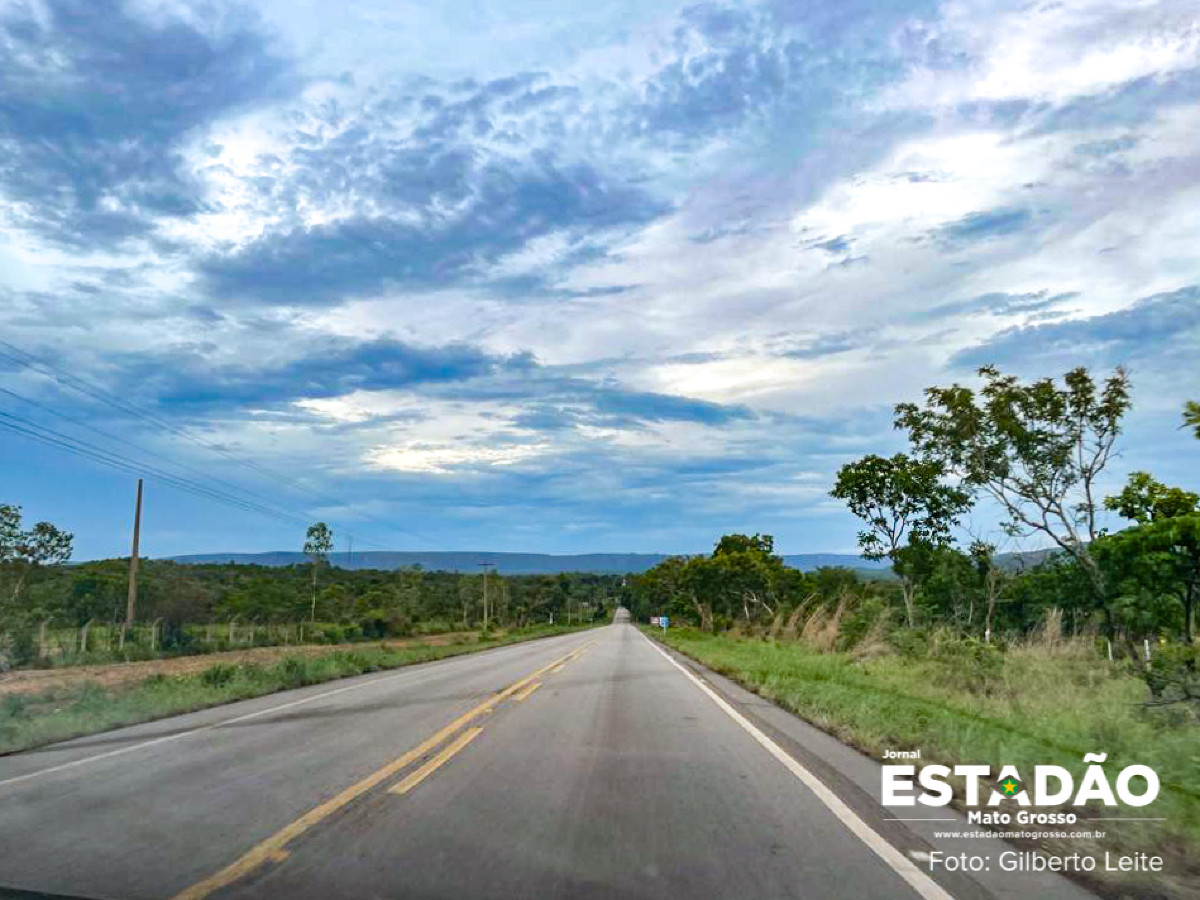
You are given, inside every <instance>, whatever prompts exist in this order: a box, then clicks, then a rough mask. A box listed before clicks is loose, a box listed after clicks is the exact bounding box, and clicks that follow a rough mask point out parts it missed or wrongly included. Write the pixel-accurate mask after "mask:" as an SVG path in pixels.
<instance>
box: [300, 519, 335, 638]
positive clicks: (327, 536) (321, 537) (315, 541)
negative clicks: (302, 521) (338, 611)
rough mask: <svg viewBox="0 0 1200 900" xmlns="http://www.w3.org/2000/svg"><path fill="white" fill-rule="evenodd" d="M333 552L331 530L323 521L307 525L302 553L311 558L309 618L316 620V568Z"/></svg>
mask: <svg viewBox="0 0 1200 900" xmlns="http://www.w3.org/2000/svg"><path fill="white" fill-rule="evenodd" d="M332 552H333V532H332V531H331V530H330V528H329V526H328V525H326V524H325V523H324V522H316V523H314V524H312V525H309V526H308V531H307V532H305V535H304V555H305V556H307V557H308V558H309V559H310V560H312V608H311V610H310V613H309V618H310V619H311V620H312V621H313V622H315V621H316V620H317V570H318V569H320V568H321V566H322V565H324V564H325V563H326V562H327V561H328V560H329V554H330V553H332Z"/></svg>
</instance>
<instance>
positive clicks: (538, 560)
mask: <svg viewBox="0 0 1200 900" xmlns="http://www.w3.org/2000/svg"><path fill="white" fill-rule="evenodd" d="M666 558H667V554H665V553H578V554H551V553H487V552H484V551H448V552H447V551H434V552H424V551H403V550H366V551H362V552H356V553H353V554H348V553H344V552H338V553H334V554H333V555H332V556H331V557H330V562H331V563H333V565H335V566H339V567H341V568H345V569H401V568H407V567H409V566H421V567H422V568H424V569H429V570H432V571H440V572H479V571H480V569H481V566H483V565H484V564H491V565H493V566H495V569H494V571H496V572H499V573H500V574H502V575H554V574H557V573H559V572H595V573H597V574H615V575H632V574H635V573H638V572H645V571H646V570H647V569H649V568H652V567H653V566H656V565H658V564H659V563H660V562H662V561H663V560H664V559H666ZM168 559H170V560H172V561H174V562H178V563H186V564H190V565H198V564H203V563H238V564H241V565H259V566H293V565H297V564H299V563H304V562H307V561H308V560H307V557H305V555H304V554H303V553H298V552H296V551H291V550H276V551H272V552H267V553H191V554H187V555H185V556H172V557H168ZM783 562H784V564H785V565H788V566H792V567H793V568H797V569H801V570H802V571H805V572H810V571H812V570H813V569H817V568H821V567H822V566H845V567H847V568H851V569H861V570H864V571H873V572H879V573H880V574H882V572H883V570H886V569H887V568H888V567H889V564H888V563H887V562H886V561H885V562H875V561H873V560H869V559H863V558H862V557H861V556H855V555H854V554H851V553H799V554H793V555H790V556H784V557H783Z"/></svg>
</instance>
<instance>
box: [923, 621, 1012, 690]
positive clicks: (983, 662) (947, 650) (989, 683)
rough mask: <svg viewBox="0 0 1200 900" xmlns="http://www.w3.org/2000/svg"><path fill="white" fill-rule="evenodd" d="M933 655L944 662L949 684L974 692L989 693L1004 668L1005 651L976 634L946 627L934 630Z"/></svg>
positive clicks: (944, 676) (943, 674) (945, 675)
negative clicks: (958, 632)
mask: <svg viewBox="0 0 1200 900" xmlns="http://www.w3.org/2000/svg"><path fill="white" fill-rule="evenodd" d="M930 644H931V646H930V648H929V652H930V656H932V657H933V658H934V659H936V660H938V661H939V662H940V663H942V664H943V673H942V678H943V679H944V681H945V683H946V684H947V685H956V686H958V687H960V688H965V689H966V690H968V691H970V692H971V693H985V694H986V693H990V692H991V691H992V690H994V689H995V687H996V684H997V682H998V680H999V679H1000V677H1001V675H1002V674H1003V672H1004V652H1003V651H1002V650H1001V649H1000V648H998V647H996V646H995V645H994V644H988V643H985V642H983V641H981V640H980V639H979V638H977V637H973V636H972V637H965V638H963V637H956V636H954V635H953V634H950V633H949V632H947V631H939V632H937V633H935V634H934V636H933V639H932V640H931V642H930Z"/></svg>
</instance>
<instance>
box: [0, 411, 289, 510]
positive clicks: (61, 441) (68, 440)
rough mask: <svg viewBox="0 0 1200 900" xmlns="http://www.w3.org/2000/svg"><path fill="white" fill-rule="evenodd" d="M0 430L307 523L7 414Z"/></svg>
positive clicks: (200, 493) (213, 497) (221, 500)
mask: <svg viewBox="0 0 1200 900" xmlns="http://www.w3.org/2000/svg"><path fill="white" fill-rule="evenodd" d="M0 428H3V429H5V430H7V431H10V432H13V433H15V434H20V435H23V436H25V437H28V438H31V439H32V440H35V441H38V442H39V443H42V444H46V445H48V446H52V447H57V448H59V449H61V450H65V451H67V452H68V453H71V454H74V455H76V456H81V457H85V458H87V459H90V460H92V461H93V462H98V463H100V464H102V465H105V466H108V467H109V468H114V469H119V470H121V471H125V472H130V473H133V474H139V473H143V472H145V473H146V474H147V475H149V476H150V477H152V478H155V479H156V480H158V481H161V482H164V483H166V484H170V485H172V486H173V487H176V488H178V489H179V490H182V491H186V492H187V493H190V494H194V495H196V496H199V497H204V498H205V499H208V500H214V501H216V502H219V503H225V504H227V505H230V506H235V507H237V508H238V509H241V510H243V511H246V512H256V513H259V514H261V515H264V516H267V517H269V518H272V519H275V520H277V521H280V522H284V523H286V524H290V525H295V524H300V525H306V524H307V523H306V522H305V521H304V520H303V519H300V518H298V517H296V516H293V515H290V514H288V513H286V512H282V511H279V510H276V509H272V508H271V507H268V506H264V505H262V504H260V503H256V502H254V501H252V500H244V499H242V498H240V497H237V496H234V495H232V494H228V493H226V492H224V491H218V490H216V489H214V488H209V487H207V486H205V485H203V484H199V483H197V482H194V481H191V480H190V479H186V478H180V477H178V476H176V475H173V474H172V473H170V472H167V471H166V470H163V469H160V468H158V467H157V466H152V465H147V464H146V463H144V462H140V461H137V460H131V459H129V458H127V457H123V456H121V455H120V454H116V453H111V452H109V451H106V450H104V449H103V448H101V447H97V446H96V445H94V444H89V443H88V442H87V441H81V440H79V439H78V438H74V437H71V436H70V435H66V434H63V433H61V432H58V431H54V430H53V429H51V428H46V427H45V426H44V425H38V424H37V423H36V422H31V421H30V420H28V419H24V418H22V417H20V416H14V415H12V414H10V413H5V412H0Z"/></svg>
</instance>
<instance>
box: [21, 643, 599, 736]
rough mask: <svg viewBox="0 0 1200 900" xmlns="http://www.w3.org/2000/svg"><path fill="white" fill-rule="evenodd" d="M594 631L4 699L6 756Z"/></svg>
mask: <svg viewBox="0 0 1200 900" xmlns="http://www.w3.org/2000/svg"><path fill="white" fill-rule="evenodd" d="M585 627H588V626H565V625H554V626H548V625H540V626H535V627H532V628H526V629H522V630H513V631H509V632H507V633H503V634H497V635H495V636H490V637H487V638H485V639H480V640H469V641H461V642H458V643H452V644H446V645H440V646H410V647H387V646H380V645H366V644H364V645H363V646H362V647H361V648H355V649H354V650H341V651H331V652H329V653H326V654H321V655H319V656H285V657H284V658H283V659H281V660H279V661H278V662H276V663H273V664H271V665H266V666H264V665H249V664H243V665H229V664H227V663H216V664H214V665H212V666H210V667H209V668H208V669H205V670H204V671H203V672H201V673H199V674H191V675H175V676H170V675H152V676H149V677H148V678H146V679H144V680H142V681H139V682H136V683H134V684H131V685H125V686H121V687H117V688H111V689H105V688H103V687H101V686H100V685H98V684H95V683H93V682H88V683H85V684H84V685H82V686H73V687H70V688H60V689H55V690H50V691H46V692H43V693H37V694H9V695H6V696H5V697H3V699H0V753H13V752H16V751H19V750H27V749H30V748H32V747H38V746H41V745H43V744H49V743H52V742H54V741H61V740H66V739H68V738H73V737H80V736H82V735H86V734H94V733H96V732H99V731H107V730H109V729H112V728H118V727H121V726H123V725H134V724H137V723H139V722H148V721H151V720H153V719H161V718H164V717H166V716H174V715H178V714H180V713H185V712H192V711H194V710H198V709H205V708H208V707H211V706H218V705H220V704H222V703H231V702H233V701H235V700H246V699H249V698H251V697H261V696H263V695H264V694H271V693H274V692H276V691H284V690H288V689H290V688H298V687H303V686H305V685H310V684H320V683H321V682H324V681H332V680H334V679H336V678H347V677H350V676H352V675H362V674H364V673H367V672H377V671H382V670H384V669H395V668H399V667H401V666H409V665H413V664H415V663H423V662H430V661H432V660H437V659H444V658H446V657H450V656H460V655H462V654H464V653H474V652H476V651H479V650H487V649H489V648H492V647H500V646H504V645H505V644H513V643H519V642H521V641H528V640H533V639H535V638H541V637H549V636H551V635H558V634H567V633H569V632H573V631H579V630H582V629H583V628H585Z"/></svg>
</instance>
